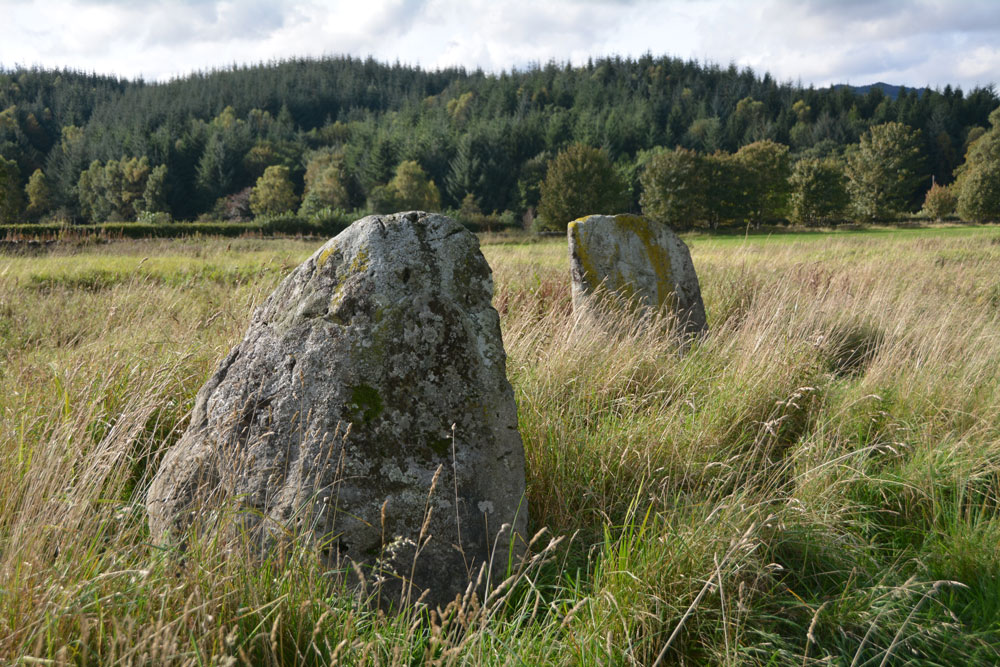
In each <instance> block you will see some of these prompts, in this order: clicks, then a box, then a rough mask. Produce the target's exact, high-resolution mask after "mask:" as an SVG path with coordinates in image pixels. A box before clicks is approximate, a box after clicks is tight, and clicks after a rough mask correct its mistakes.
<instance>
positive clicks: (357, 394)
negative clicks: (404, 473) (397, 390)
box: [351, 384, 383, 424]
mask: <svg viewBox="0 0 1000 667" xmlns="http://www.w3.org/2000/svg"><path fill="white" fill-rule="evenodd" d="M351 403H352V404H353V406H354V412H355V413H356V415H357V417H360V418H361V421H362V423H365V424H367V423H369V422H371V421H372V420H373V419H376V418H377V417H378V416H379V415H380V414H382V409H383V405H382V397H381V396H380V395H379V393H378V390H376V389H375V388H374V387H370V386H368V385H366V384H359V385H358V386H356V387H353V388H352V389H351Z"/></svg>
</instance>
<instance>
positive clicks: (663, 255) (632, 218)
mask: <svg viewBox="0 0 1000 667" xmlns="http://www.w3.org/2000/svg"><path fill="white" fill-rule="evenodd" d="M615 222H616V223H617V224H618V226H619V227H621V228H622V229H625V230H628V231H629V232H631V233H633V234H635V236H636V238H638V239H639V241H640V243H642V246H643V248H644V249H645V250H646V255H647V256H648V257H649V263H650V264H651V265H652V267H653V271H654V273H655V274H656V303H655V304H653V305H655V306H656V307H657V308H663V306H665V305H666V306H667V307H668V308H671V309H672V308H673V307H674V304H675V301H676V295H675V294H674V281H673V267H672V266H671V262H670V254H669V253H668V252H667V249H666V248H664V247H662V246H661V245H660V244H659V243H657V241H656V237H655V235H654V233H653V230H652V229H650V226H649V223H648V222H646V220H645V219H643V218H642V217H640V216H638V215H628V214H622V215H616V216H615Z"/></svg>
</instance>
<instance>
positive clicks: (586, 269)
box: [569, 216, 602, 289]
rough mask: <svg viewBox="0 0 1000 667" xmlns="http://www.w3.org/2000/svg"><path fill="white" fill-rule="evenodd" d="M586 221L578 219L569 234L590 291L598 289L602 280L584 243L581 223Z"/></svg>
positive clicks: (571, 224)
mask: <svg viewBox="0 0 1000 667" xmlns="http://www.w3.org/2000/svg"><path fill="white" fill-rule="evenodd" d="M588 217H589V216H588ZM586 219H587V218H586V217H584V218H578V219H576V220H574V221H573V222H571V223H569V233H570V234H572V236H573V241H574V244H575V246H576V256H577V258H579V260H580V265H581V267H582V268H583V274H584V278H585V279H586V281H587V284H588V285H590V289H596V288H597V286H598V285H599V284H600V283H601V280H602V278H601V277H600V276H599V275H598V273H597V269H596V267H594V263H593V261H592V260H591V259H590V257H589V255H588V253H587V244H586V243H584V241H583V238H582V236H581V235H580V223H581V222H582V221H584V220H586Z"/></svg>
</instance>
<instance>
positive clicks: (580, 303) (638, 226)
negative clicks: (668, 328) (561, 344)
mask: <svg viewBox="0 0 1000 667" xmlns="http://www.w3.org/2000/svg"><path fill="white" fill-rule="evenodd" d="M567 232H568V235H569V257H570V273H571V275H572V278H573V284H572V293H573V310H574V312H577V313H581V312H586V311H587V310H588V309H590V308H592V307H593V306H594V305H595V303H594V300H595V299H597V298H600V297H599V295H598V294H597V291H598V288H601V291H603V292H604V295H605V296H606V297H607V296H610V297H611V298H615V299H620V300H622V301H624V302H627V303H629V304H630V305H632V306H634V307H638V308H640V309H642V310H645V311H647V312H648V311H654V312H663V313H664V314H672V315H673V316H675V317H676V319H677V325H678V330H679V331H680V332H681V333H682V334H684V335H685V336H692V335H696V334H699V333H701V332H702V331H704V330H705V306H704V304H703V303H702V301H701V289H700V287H699V286H698V276H697V275H695V272H694V264H692V262H691V253H689V252H688V249H687V246H686V245H684V242H683V241H681V240H680V239H679V238H678V237H677V235H676V234H674V232H673V231H672V230H671V229H670V228H669V227H667V226H666V225H661V224H656V223H651V222H647V221H646V220H644V219H643V218H641V217H639V216H635V215H613V216H612V215H591V216H587V217H585V218H580V219H579V220H575V221H573V222H571V223H569V228H568V230H567Z"/></svg>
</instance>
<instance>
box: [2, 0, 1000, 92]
mask: <svg viewBox="0 0 1000 667" xmlns="http://www.w3.org/2000/svg"><path fill="white" fill-rule="evenodd" d="M647 51H648V52H651V53H653V54H655V55H661V54H665V55H671V56H678V57H681V58H685V59H689V58H690V59H696V60H699V61H702V62H714V63H719V64H721V65H724V66H725V65H728V64H729V63H730V62H734V63H736V64H737V65H739V66H750V67H752V68H754V70H755V71H757V72H758V73H759V74H762V73H763V72H765V71H769V72H771V74H772V75H773V76H774V77H775V78H777V79H778V80H780V81H793V82H798V81H801V82H802V83H803V84H804V85H808V84H814V85H816V86H825V85H829V84H831V83H852V84H856V85H859V84H864V83H871V82H874V81H880V80H881V81H886V82H889V83H895V84H903V85H907V86H911V87H913V86H924V85H930V86H931V87H943V86H944V85H946V84H949V83H950V84H952V85H960V86H961V87H962V88H964V89H966V90H969V89H971V88H972V87H974V86H977V85H979V86H985V85H989V84H992V83H998V84H1000V0H963V1H962V2H958V1H956V0H347V1H344V0H329V1H326V2H324V1H321V0H162V1H157V0H0V66H2V67H5V68H12V67H14V66H15V65H25V66H31V65H42V66H46V67H62V66H66V67H71V68H74V69H82V70H86V71H97V72H101V73H113V74H117V75H119V76H126V77H139V76H142V77H144V78H145V79H147V80H167V79H169V78H171V77H174V76H179V75H183V74H186V73H188V72H191V71H194V70H199V69H201V70H204V69H210V68H214V67H225V66H227V65H231V64H233V63H247V62H250V63H254V62H260V61H268V60H272V59H281V58H288V57H291V56H323V55H337V54H352V55H357V56H369V55H370V56H373V57H375V58H376V59H378V60H382V61H396V60H399V61H400V62H402V63H404V64H414V65H420V66H422V67H425V68H435V67H443V66H448V65H463V66H465V67H467V68H474V67H482V68H483V69H486V70H490V71H500V70H502V69H510V68H512V67H523V66H525V65H527V64H530V63H532V62H541V63H545V62H547V61H549V60H556V61H558V62H564V61H566V60H569V61H571V62H573V63H580V62H582V61H586V59H587V57H588V56H598V55H608V54H620V55H623V56H624V55H633V56H635V55H641V54H643V53H645V52H647Z"/></svg>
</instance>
